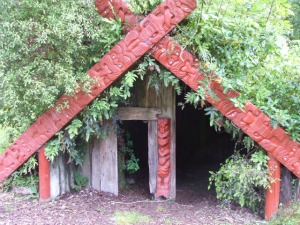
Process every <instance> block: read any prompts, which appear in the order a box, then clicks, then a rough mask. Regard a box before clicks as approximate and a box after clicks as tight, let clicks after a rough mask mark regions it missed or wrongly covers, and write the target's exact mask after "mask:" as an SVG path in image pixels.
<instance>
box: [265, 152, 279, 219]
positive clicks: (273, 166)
mask: <svg viewBox="0 0 300 225" xmlns="http://www.w3.org/2000/svg"><path fill="white" fill-rule="evenodd" d="M268 156H269V161H268V168H269V172H270V175H269V176H270V177H271V178H272V179H274V182H272V183H270V188H269V189H267V192H266V207H265V219H266V220H270V219H271V218H272V217H273V216H274V214H275V213H276V212H277V210H278V207H279V196H280V162H278V161H277V160H276V159H275V158H274V157H273V156H272V154H270V153H269V154H268Z"/></svg>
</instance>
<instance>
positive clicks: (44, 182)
mask: <svg viewBox="0 0 300 225" xmlns="http://www.w3.org/2000/svg"><path fill="white" fill-rule="evenodd" d="M38 161H39V193H40V200H48V199H50V162H49V161H48V159H47V158H46V156H45V146H43V147H41V149H40V151H39V153H38Z"/></svg>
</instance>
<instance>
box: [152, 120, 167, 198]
mask: <svg viewBox="0 0 300 225" xmlns="http://www.w3.org/2000/svg"><path fill="white" fill-rule="evenodd" d="M157 142H158V167H157V184H156V194H155V195H156V197H157V198H158V197H162V196H163V197H165V198H168V197H169V195H170V178H171V174H170V170H171V159H170V157H171V151H170V150H171V148H170V145H171V120H170V119H169V118H158V119H157Z"/></svg>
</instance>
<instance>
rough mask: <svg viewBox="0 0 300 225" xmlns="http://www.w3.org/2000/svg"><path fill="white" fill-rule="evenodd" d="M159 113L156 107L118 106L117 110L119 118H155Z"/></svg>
mask: <svg viewBox="0 0 300 225" xmlns="http://www.w3.org/2000/svg"><path fill="white" fill-rule="evenodd" d="M159 114H161V110H160V109H158V108H141V107H119V108H118V110H117V115H118V117H119V119H120V120H156V119H157V115H159Z"/></svg>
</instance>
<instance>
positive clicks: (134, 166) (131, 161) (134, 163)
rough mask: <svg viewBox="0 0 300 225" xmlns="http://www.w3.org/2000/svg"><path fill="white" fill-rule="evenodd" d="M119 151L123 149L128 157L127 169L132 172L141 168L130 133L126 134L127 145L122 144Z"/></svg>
mask: <svg viewBox="0 0 300 225" xmlns="http://www.w3.org/2000/svg"><path fill="white" fill-rule="evenodd" d="M119 151H121V152H122V153H123V154H124V155H125V158H126V161H125V170H126V171H127V172H128V173H130V174H132V173H135V172H137V171H138V170H139V169H140V166H139V159H138V158H136V156H135V155H134V152H133V142H132V140H131V139H130V134H129V133H127V134H126V137H125V145H124V146H122V147H121V148H120V149H119Z"/></svg>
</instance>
